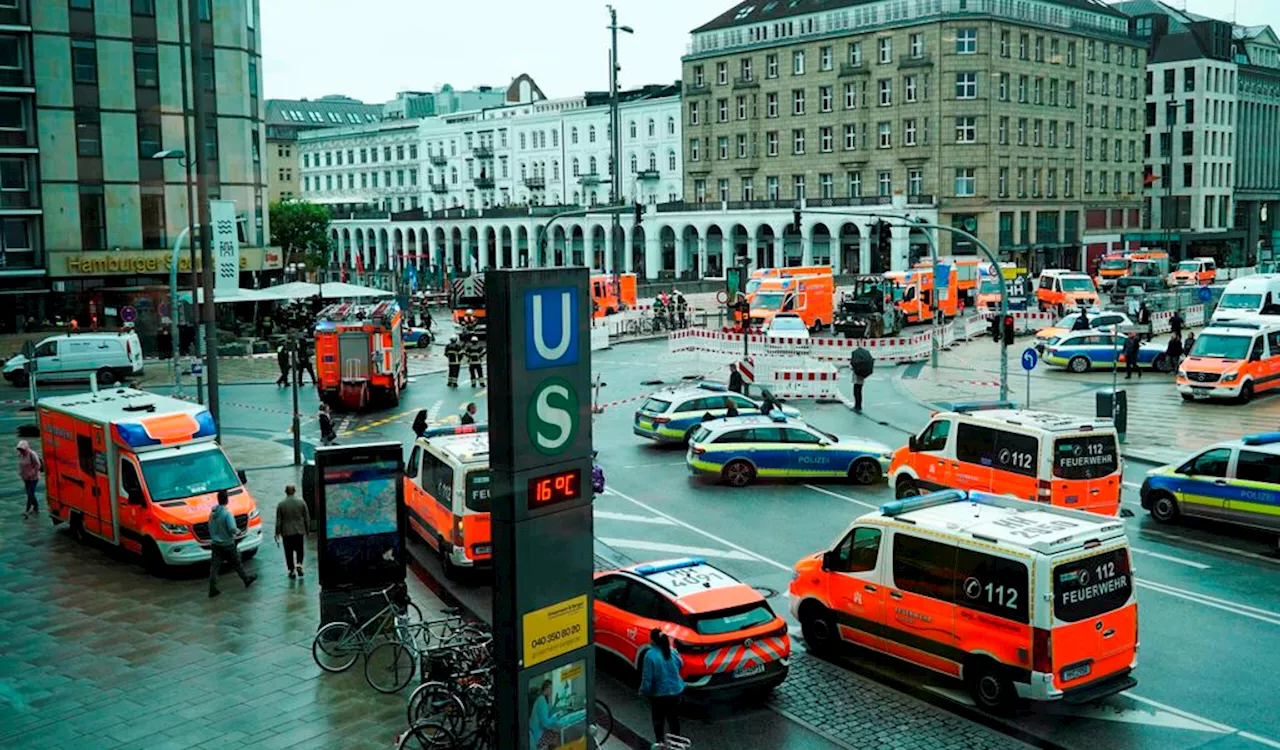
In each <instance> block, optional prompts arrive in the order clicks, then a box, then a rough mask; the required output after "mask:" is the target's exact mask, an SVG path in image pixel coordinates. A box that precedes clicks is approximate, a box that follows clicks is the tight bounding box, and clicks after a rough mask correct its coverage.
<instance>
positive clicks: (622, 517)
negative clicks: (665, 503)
mask: <svg viewBox="0 0 1280 750" xmlns="http://www.w3.org/2000/svg"><path fill="white" fill-rule="evenodd" d="M592 515H594V516H595V517H596V519H597V520H599V519H601V518H603V519H605V520H606V521H626V522H628V523H656V524H660V525H662V526H674V525H675V524H673V523H672V522H671V520H670V519H667V518H662V517H661V516H638V515H635V514H634V513H614V512H613V511H609V510H595V511H592Z"/></svg>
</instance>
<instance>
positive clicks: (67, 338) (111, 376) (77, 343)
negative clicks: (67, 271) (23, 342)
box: [4, 331, 143, 386]
mask: <svg viewBox="0 0 1280 750" xmlns="http://www.w3.org/2000/svg"><path fill="white" fill-rule="evenodd" d="M35 360H36V382H37V383H49V382H62V381H68V380H88V379H89V376H90V375H96V376H97V378H98V385H111V384H113V383H118V382H121V381H124V380H128V379H129V378H133V377H137V376H140V375H142V370H143V367H142V344H141V342H139V341H138V334H136V333H134V332H132V331H129V332H120V333H65V334H61V335H58V336H50V337H48V338H46V339H44V340H42V341H41V342H40V343H39V344H37V345H36V351H35ZM26 363H27V358H26V357H24V356H22V355H21V354H18V355H15V356H13V357H10V358H9V361H8V362H5V363H4V379H5V380H8V381H9V382H10V383H13V384H14V385H18V386H23V385H26V384H27V372H26V369H25V368H24V367H23V365H25V364H26Z"/></svg>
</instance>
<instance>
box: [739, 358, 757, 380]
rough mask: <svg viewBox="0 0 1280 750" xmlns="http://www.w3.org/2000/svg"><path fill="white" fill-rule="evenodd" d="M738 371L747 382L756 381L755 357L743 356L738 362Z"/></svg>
mask: <svg viewBox="0 0 1280 750" xmlns="http://www.w3.org/2000/svg"><path fill="white" fill-rule="evenodd" d="M738 373H739V374H740V375H742V379H743V381H745V382H747V383H754V382H756V358H755V357H745V358H743V359H742V361H740V362H738Z"/></svg>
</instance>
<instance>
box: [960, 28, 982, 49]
mask: <svg viewBox="0 0 1280 750" xmlns="http://www.w3.org/2000/svg"><path fill="white" fill-rule="evenodd" d="M977 51H978V30H977V29H957V30H956V54H957V55H972V54H976V53H977Z"/></svg>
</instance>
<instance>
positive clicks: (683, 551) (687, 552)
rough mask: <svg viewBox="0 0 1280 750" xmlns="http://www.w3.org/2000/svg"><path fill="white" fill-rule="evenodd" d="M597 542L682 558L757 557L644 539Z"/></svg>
mask: <svg viewBox="0 0 1280 750" xmlns="http://www.w3.org/2000/svg"><path fill="white" fill-rule="evenodd" d="M596 541H598V542H600V543H601V544H605V545H608V546H610V547H615V548H621V549H641V550H645V551H647V552H664V553H668V554H672V555H678V556H680V557H719V558H723V559H725V560H750V561H752V562H754V561H755V560H756V557H755V555H752V554H748V553H746V552H739V551H738V550H734V549H711V548H709V547H689V546H686V545H683V544H667V543H666V542H649V541H645V540H642V539H617V538H615V537H608V536H598V537H596Z"/></svg>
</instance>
